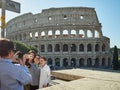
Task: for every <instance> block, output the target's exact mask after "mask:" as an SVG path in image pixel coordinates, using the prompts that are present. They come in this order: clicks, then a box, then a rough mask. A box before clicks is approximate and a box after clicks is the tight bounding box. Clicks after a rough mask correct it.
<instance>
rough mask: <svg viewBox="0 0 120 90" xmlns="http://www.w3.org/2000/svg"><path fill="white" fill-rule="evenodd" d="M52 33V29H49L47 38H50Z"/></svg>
mask: <svg viewBox="0 0 120 90" xmlns="http://www.w3.org/2000/svg"><path fill="white" fill-rule="evenodd" d="M52 34H53V33H52V30H49V31H48V38H52Z"/></svg>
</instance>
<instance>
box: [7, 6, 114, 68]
mask: <svg viewBox="0 0 120 90" xmlns="http://www.w3.org/2000/svg"><path fill="white" fill-rule="evenodd" d="M101 28H102V26H101V23H100V22H99V20H98V17H97V14H96V11H95V9H94V8H87V7H67V8H50V9H44V10H42V12H41V13H38V14H35V15H33V14H32V13H27V14H24V15H21V16H19V17H16V18H14V19H12V20H10V21H9V22H8V23H7V27H6V32H7V33H6V36H7V38H10V39H11V40H19V41H22V42H24V43H27V44H29V45H34V46H36V47H37V48H38V50H39V53H40V55H42V56H45V57H46V58H47V59H48V64H50V65H53V66H56V67H66V66H77V67H79V66H88V67H92V66H95V67H104V66H111V63H112V55H111V53H110V52H109V49H110V39H109V38H107V37H105V36H103V33H102V30H101Z"/></svg>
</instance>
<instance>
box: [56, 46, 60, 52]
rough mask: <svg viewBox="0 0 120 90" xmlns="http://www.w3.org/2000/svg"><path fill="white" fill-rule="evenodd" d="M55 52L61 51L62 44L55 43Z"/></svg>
mask: <svg viewBox="0 0 120 90" xmlns="http://www.w3.org/2000/svg"><path fill="white" fill-rule="evenodd" d="M55 52H60V45H59V44H56V45H55Z"/></svg>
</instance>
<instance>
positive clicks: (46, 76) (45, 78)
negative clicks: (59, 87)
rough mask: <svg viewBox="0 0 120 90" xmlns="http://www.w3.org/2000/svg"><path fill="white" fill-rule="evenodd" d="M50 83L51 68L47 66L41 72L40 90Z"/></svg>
mask: <svg viewBox="0 0 120 90" xmlns="http://www.w3.org/2000/svg"><path fill="white" fill-rule="evenodd" d="M48 83H50V67H49V66H48V65H47V64H46V65H45V66H44V67H42V68H41V71H40V80H39V88H43V85H47V84H48Z"/></svg>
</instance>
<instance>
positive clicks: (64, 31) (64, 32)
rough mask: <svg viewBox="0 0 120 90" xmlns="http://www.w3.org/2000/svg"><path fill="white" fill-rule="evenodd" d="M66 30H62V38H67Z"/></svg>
mask: <svg viewBox="0 0 120 90" xmlns="http://www.w3.org/2000/svg"><path fill="white" fill-rule="evenodd" d="M68 35H69V34H68V30H63V37H64V38H67V37H68Z"/></svg>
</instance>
